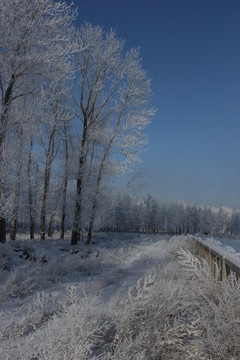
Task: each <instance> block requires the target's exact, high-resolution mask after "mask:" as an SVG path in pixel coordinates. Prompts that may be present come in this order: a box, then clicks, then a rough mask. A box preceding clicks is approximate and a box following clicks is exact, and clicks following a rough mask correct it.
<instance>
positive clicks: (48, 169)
mask: <svg viewBox="0 0 240 360" xmlns="http://www.w3.org/2000/svg"><path fill="white" fill-rule="evenodd" d="M55 132H56V117H55V123H54V125H53V127H52V128H51V132H50V136H49V141H48V148H47V151H46V165H45V172H44V187H43V197H42V206H41V213H40V237H41V240H44V239H45V227H46V202H47V195H48V191H49V183H50V174H51V166H52V162H53V158H54V149H55Z"/></svg>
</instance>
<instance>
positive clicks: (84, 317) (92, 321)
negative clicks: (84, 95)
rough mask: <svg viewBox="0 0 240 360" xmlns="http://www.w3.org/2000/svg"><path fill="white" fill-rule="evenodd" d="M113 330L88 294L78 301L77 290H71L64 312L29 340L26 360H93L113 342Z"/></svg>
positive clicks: (25, 355)
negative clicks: (106, 344)
mask: <svg viewBox="0 0 240 360" xmlns="http://www.w3.org/2000/svg"><path fill="white" fill-rule="evenodd" d="M111 327H112V321H111V319H110V318H109V317H108V316H107V315H105V314H104V313H103V312H101V309H99V308H96V307H94V306H93V304H92V302H91V299H89V298H88V297H87V296H86V294H82V296H81V297H79V296H78V294H77V292H76V288H74V287H71V288H70V289H69V292H68V302H67V303H66V304H65V305H63V307H62V310H61V312H60V313H59V314H57V315H54V316H53V317H52V318H51V320H50V321H49V322H48V324H47V326H46V328H45V329H43V330H40V331H38V332H37V333H36V334H34V336H32V337H31V338H29V341H28V349H27V351H26V353H25V354H24V359H26V360H27V359H39V360H40V359H41V360H49V359H51V360H86V359H90V358H91V359H93V358H94V354H96V355H100V354H101V352H102V351H103V349H104V346H105V343H106V342H110V340H111V336H112V335H111ZM108 337H109V339H107V338H108ZM36 344H37V345H36Z"/></svg>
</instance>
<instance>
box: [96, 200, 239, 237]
mask: <svg viewBox="0 0 240 360" xmlns="http://www.w3.org/2000/svg"><path fill="white" fill-rule="evenodd" d="M111 203H112V206H110V204H109V207H108V214H107V216H106V220H105V222H103V223H102V225H101V226H100V229H101V230H107V231H117V232H123V231H124V232H125V231H126V232H149V233H163V234H184V233H191V234H195V233H202V234H208V235H210V234H212V235H237V234H240V211H239V210H236V211H233V210H232V209H229V208H226V207H221V208H219V209H217V208H211V207H202V206H196V205H186V204H184V203H182V202H174V203H170V204H166V203H160V202H158V201H157V200H155V199H154V198H153V197H152V196H151V195H148V196H147V197H146V198H145V199H144V200H139V199H137V198H136V197H133V196H131V195H129V194H122V195H121V194H118V195H116V196H114V197H112V198H111Z"/></svg>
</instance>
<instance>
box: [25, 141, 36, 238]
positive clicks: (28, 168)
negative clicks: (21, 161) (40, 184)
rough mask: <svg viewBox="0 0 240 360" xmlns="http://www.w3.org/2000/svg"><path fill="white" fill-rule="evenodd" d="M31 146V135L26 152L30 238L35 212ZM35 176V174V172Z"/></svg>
mask: <svg viewBox="0 0 240 360" xmlns="http://www.w3.org/2000/svg"><path fill="white" fill-rule="evenodd" d="M32 148H33V139H32V136H31V141H30V149H29V154H28V167H27V175H28V208H29V223H30V229H29V230H30V231H29V232H30V239H31V240H33V239H34V234H35V214H34V209H33V194H32V181H31V167H32ZM36 177H37V174H36Z"/></svg>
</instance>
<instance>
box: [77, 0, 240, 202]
mask: <svg viewBox="0 0 240 360" xmlns="http://www.w3.org/2000/svg"><path fill="white" fill-rule="evenodd" d="M75 4H77V5H78V10H79V18H78V22H79V23H81V22H83V21H84V20H86V21H88V22H91V23H92V24H94V25H101V26H103V27H104V29H106V30H109V29H110V28H114V29H115V30H116V32H117V34H118V36H119V37H120V38H123V39H125V42H126V47H127V48H130V47H138V46H139V47H140V54H141V56H142V58H143V67H144V68H145V70H146V71H147V73H148V75H149V77H150V78H151V79H152V89H153V98H152V105H153V106H154V107H156V108H157V114H156V116H155V117H154V119H153V121H152V124H151V125H150V126H149V127H148V129H147V133H148V136H149V146H148V152H146V153H145V154H144V155H143V156H142V160H143V161H142V163H141V165H140V166H138V167H137V168H141V169H144V171H145V174H146V175H145V180H146V181H147V182H148V183H149V188H148V191H149V192H151V193H152V195H154V196H155V197H157V198H158V199H159V200H162V201H175V200H179V199H181V200H184V201H185V202H187V203H196V204H203V205H211V206H221V205H226V206H231V207H234V208H240V20H239V19H240V1H239V0H225V1H223V0H164V1H163V0H118V1H117V0H88V1H77V0H75Z"/></svg>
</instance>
